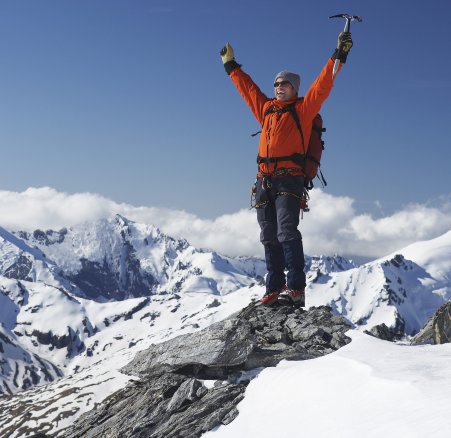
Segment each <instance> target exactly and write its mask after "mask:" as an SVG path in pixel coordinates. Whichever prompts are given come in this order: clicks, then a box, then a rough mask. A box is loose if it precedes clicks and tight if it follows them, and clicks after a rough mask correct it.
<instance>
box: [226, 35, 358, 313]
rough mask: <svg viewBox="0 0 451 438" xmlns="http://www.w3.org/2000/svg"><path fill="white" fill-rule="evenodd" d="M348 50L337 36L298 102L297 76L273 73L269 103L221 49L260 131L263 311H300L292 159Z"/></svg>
mask: <svg viewBox="0 0 451 438" xmlns="http://www.w3.org/2000/svg"><path fill="white" fill-rule="evenodd" d="M352 45H353V42H352V38H351V34H350V32H341V33H340V34H339V36H338V46H337V49H336V50H335V52H334V53H333V55H332V57H331V58H330V59H329V60H328V61H327V63H326V65H325V66H324V68H323V70H322V71H321V73H320V74H319V76H318V77H317V78H316V80H315V81H314V82H313V84H312V85H311V87H310V88H309V90H308V91H307V93H306V94H305V97H304V98H302V97H298V92H299V86H300V76H299V75H298V74H296V73H293V72H290V71H286V70H284V71H281V72H280V73H278V74H277V75H276V78H275V81H274V98H269V97H267V96H266V95H265V94H264V93H263V92H262V91H261V90H260V89H259V88H258V86H257V85H256V84H255V83H254V81H253V80H252V78H251V77H250V76H249V75H248V74H247V73H245V72H244V71H243V70H242V69H241V65H240V64H238V63H237V62H236V60H235V55H234V51H233V48H232V46H231V45H230V44H229V43H227V44H226V45H225V46H224V47H223V49H222V50H221V53H220V54H221V58H222V62H223V64H224V68H225V70H226V72H227V74H228V75H229V76H230V78H231V79H232V81H233V83H234V84H235V86H236V87H237V89H238V91H239V93H240V94H241V96H242V97H243V99H244V101H245V102H246V103H247V105H248V106H249V107H250V109H251V111H252V112H253V114H254V116H255V117H256V118H257V120H258V122H259V123H260V125H261V126H262V132H261V135H260V142H259V152H258V163H259V170H258V174H257V181H256V185H255V190H256V205H255V207H256V210H257V221H258V223H259V225H260V230H261V232H260V241H261V243H262V244H263V246H264V250H265V260H266V268H267V271H268V273H267V276H266V293H265V294H264V296H263V297H262V298H261V303H262V304H263V305H268V306H269V305H272V304H274V303H275V302H276V301H280V302H285V303H287V302H288V303H296V304H297V305H301V306H305V286H306V282H305V273H304V249H303V244H302V235H301V233H300V232H299V230H298V225H299V216H300V210H301V200H302V196H303V193H304V172H303V168H302V165H300V164H299V162H296V161H298V160H296V161H292V158H293V157H292V155H293V154H296V153H297V154H299V153H301V154H302V155H305V151H306V148H307V145H308V140H309V138H310V134H311V130H312V121H313V119H314V117H315V116H316V114H317V113H318V112H319V110H320V108H321V105H322V104H323V102H324V101H325V100H326V99H327V97H328V96H329V93H330V91H331V90H332V86H333V82H334V78H333V74H332V71H333V66H334V62H335V59H339V61H340V62H341V64H344V63H345V62H346V58H347V55H348V53H349V51H350V49H351V47H352ZM340 49H341V50H340ZM340 67H341V65H340ZM292 103H294V105H295V109H296V112H297V115H298V118H299V121H300V125H301V129H302V133H303V135H301V132H300V130H299V129H297V126H296V122H295V120H294V117H292V115H291V114H290V113H289V111H287V110H285V111H284V108H286V106H287V105H289V104H292ZM304 139H305V140H306V144H304ZM285 270H287V275H286V276H285Z"/></svg>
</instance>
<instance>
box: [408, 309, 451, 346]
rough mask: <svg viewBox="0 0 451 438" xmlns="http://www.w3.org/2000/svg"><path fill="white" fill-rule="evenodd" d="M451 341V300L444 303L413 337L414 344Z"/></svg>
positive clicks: (412, 342)
mask: <svg viewBox="0 0 451 438" xmlns="http://www.w3.org/2000/svg"><path fill="white" fill-rule="evenodd" d="M449 342H451V301H448V302H447V303H445V304H443V306H441V307H440V308H439V309H438V310H437V311H436V312H435V313H434V315H432V318H431V319H430V320H429V321H428V322H427V323H426V324H425V326H424V327H423V328H422V329H421V330H420V331H419V332H418V334H417V335H416V336H415V337H414V338H413V339H412V341H411V344H412V345H421V344H447V343H449Z"/></svg>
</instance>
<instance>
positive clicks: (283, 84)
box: [274, 81, 291, 88]
mask: <svg viewBox="0 0 451 438" xmlns="http://www.w3.org/2000/svg"><path fill="white" fill-rule="evenodd" d="M287 85H291V82H290V81H280V82H274V88H277V87H286V86H287Z"/></svg>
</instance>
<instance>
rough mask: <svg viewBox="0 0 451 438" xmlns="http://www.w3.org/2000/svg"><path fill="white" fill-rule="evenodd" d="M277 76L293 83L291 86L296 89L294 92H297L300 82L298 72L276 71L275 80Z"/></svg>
mask: <svg viewBox="0 0 451 438" xmlns="http://www.w3.org/2000/svg"><path fill="white" fill-rule="evenodd" d="M278 78H282V79H285V80H286V81H288V82H289V83H290V84H291V85H293V88H294V89H295V90H296V93H299V85H300V84H301V77H300V76H299V75H298V74H296V73H293V72H291V71H286V70H283V71H281V72H280V73H277V76H276V79H275V80H276V81H277V79H278Z"/></svg>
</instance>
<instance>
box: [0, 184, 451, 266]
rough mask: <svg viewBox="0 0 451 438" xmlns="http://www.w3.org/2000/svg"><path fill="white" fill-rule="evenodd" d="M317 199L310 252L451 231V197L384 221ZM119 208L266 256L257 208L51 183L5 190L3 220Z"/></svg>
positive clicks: (376, 246) (309, 223)
mask: <svg viewBox="0 0 451 438" xmlns="http://www.w3.org/2000/svg"><path fill="white" fill-rule="evenodd" d="M309 204H310V208H311V212H309V213H306V214H305V215H304V219H303V220H302V221H301V225H300V229H301V232H302V234H303V238H304V247H305V252H306V254H309V255H313V254H334V253H338V254H344V255H353V256H361V257H367V258H375V257H380V256H383V255H385V254H388V253H391V252H393V251H396V250H398V249H401V248H402V247H404V246H406V245H408V244H410V243H413V242H416V241H418V240H426V239H430V238H434V237H436V236H438V235H440V234H443V233H445V232H447V231H449V230H450V229H451V203H450V202H449V200H447V199H444V200H442V202H441V203H440V205H438V206H435V207H431V206H426V205H420V204H411V205H408V206H405V207H403V208H402V209H401V210H399V211H397V212H395V213H394V214H392V215H389V216H385V217H381V218H377V219H376V218H373V217H372V216H371V215H369V214H358V213H356V211H355V209H354V208H353V199H351V198H349V197H340V196H332V195H330V194H327V193H325V192H323V191H322V190H320V189H315V190H313V191H312V193H311V200H310V202H309ZM117 213H119V214H121V215H123V216H125V217H127V218H129V219H131V220H134V221H137V222H142V223H147V224H153V225H156V226H157V227H159V228H160V229H161V230H162V231H163V232H165V233H167V234H169V235H171V236H173V237H184V238H186V239H187V240H188V241H189V242H190V243H191V244H193V245H195V246H198V247H204V248H210V249H213V250H216V251H218V252H220V253H223V254H229V255H257V256H262V254H263V252H262V247H261V244H260V242H259V228H258V225H257V221H256V217H255V211H250V210H245V209H243V210H240V211H238V212H236V213H232V214H226V215H223V216H220V217H218V218H216V219H213V220H211V219H202V218H199V217H197V216H196V215H193V214H190V213H187V212H185V211H179V210H170V209H165V208H158V207H143V206H141V207H136V206H133V205H129V204H124V203H122V204H119V203H116V202H114V201H112V200H111V199H107V198H105V197H103V196H100V195H98V194H93V193H76V194H67V193H62V192H58V191H56V190H55V189H53V188H50V187H41V188H29V189H27V190H25V191H24V192H21V193H18V192H9V191H0V225H1V226H3V227H4V228H7V229H9V230H19V229H22V230H34V229H36V228H41V229H59V228H62V227H65V226H66V227H67V226H71V225H75V224H77V223H80V222H84V221H90V220H95V219H99V218H102V217H110V216H112V215H114V214H117Z"/></svg>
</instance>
